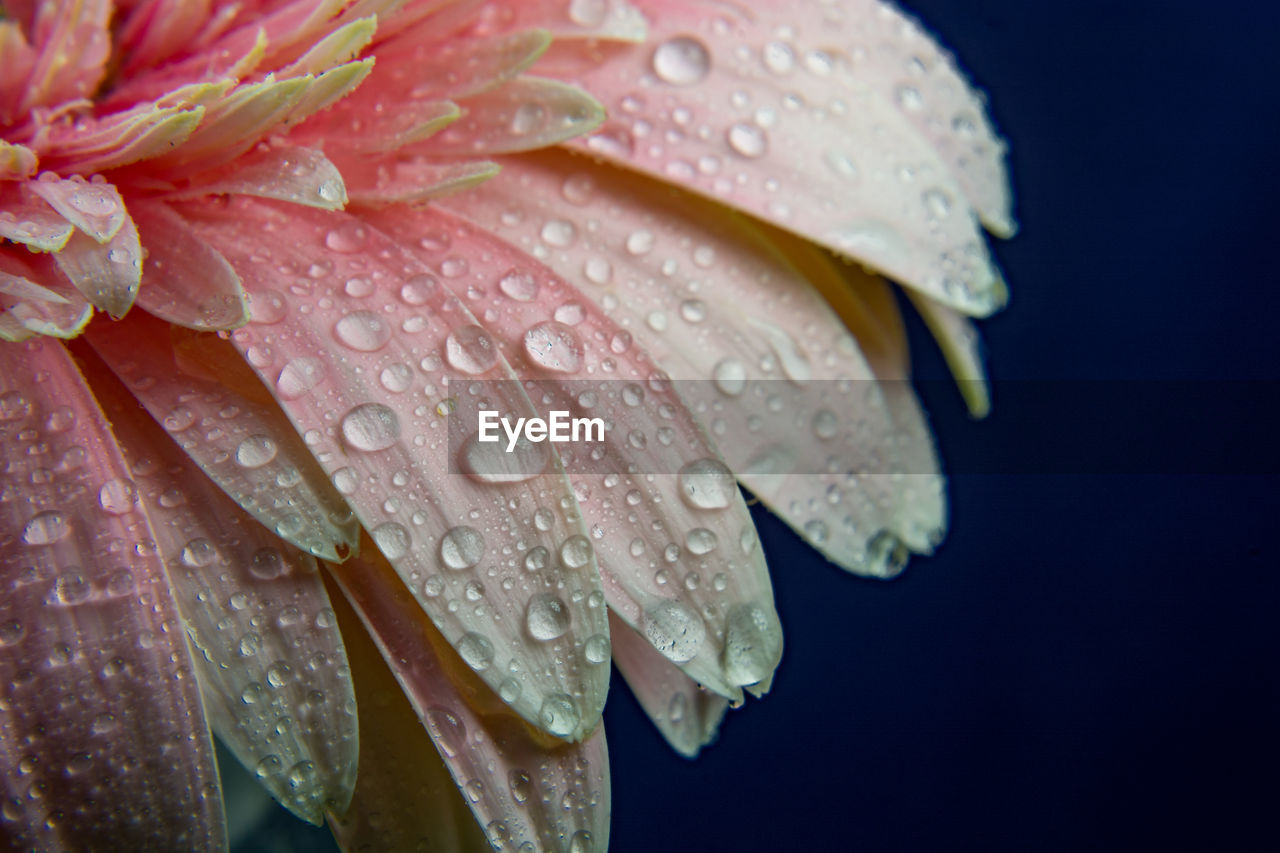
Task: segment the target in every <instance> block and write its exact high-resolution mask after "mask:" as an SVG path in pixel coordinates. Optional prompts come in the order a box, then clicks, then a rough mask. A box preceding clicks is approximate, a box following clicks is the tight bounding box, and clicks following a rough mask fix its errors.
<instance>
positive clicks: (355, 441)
mask: <svg viewBox="0 0 1280 853" xmlns="http://www.w3.org/2000/svg"><path fill="white" fill-rule="evenodd" d="M342 437H343V439H344V440H345V441H346V443H347V446H348V447H351V448H352V449H354V450H364V451H369V452H372V451H375V450H386V449H387V448H388V447H391V446H393V445H394V444H395V443H396V442H397V441H398V440H399V439H400V419H399V418H398V417H397V416H396V413H395V412H394V411H393V410H391V409H390V408H388V407H386V406H384V405H382V404H381V403H362V404H360V405H359V406H356V407H355V408H353V409H352V410H351V411H349V412H347V413H346V415H344V416H343V418H342Z"/></svg>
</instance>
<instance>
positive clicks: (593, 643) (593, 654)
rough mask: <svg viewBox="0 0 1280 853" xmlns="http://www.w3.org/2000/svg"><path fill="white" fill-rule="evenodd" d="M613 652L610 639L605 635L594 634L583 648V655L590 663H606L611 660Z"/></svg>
mask: <svg viewBox="0 0 1280 853" xmlns="http://www.w3.org/2000/svg"><path fill="white" fill-rule="evenodd" d="M611 651H612V650H611V648H610V646H609V638H608V637H606V636H605V635H604V634H593V635H592V636H590V637H588V638H587V641H586V643H584V644H583V646H582V653H583V654H584V655H585V656H586V658H587V662H588V663H604V662H605V661H607V660H609V655H610V653H611Z"/></svg>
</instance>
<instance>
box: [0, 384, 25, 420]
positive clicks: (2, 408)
mask: <svg viewBox="0 0 1280 853" xmlns="http://www.w3.org/2000/svg"><path fill="white" fill-rule="evenodd" d="M30 414H31V401H30V400H28V399H27V398H26V397H24V396H22V392H20V391H6V392H4V393H3V394H0V421H16V420H20V419H21V418H25V417H28V416H30Z"/></svg>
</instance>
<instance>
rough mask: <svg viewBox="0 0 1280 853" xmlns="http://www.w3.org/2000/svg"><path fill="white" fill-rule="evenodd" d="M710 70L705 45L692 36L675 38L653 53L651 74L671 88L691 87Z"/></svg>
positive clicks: (709, 60)
mask: <svg viewBox="0 0 1280 853" xmlns="http://www.w3.org/2000/svg"><path fill="white" fill-rule="evenodd" d="M710 70H711V54H710V53H708V52H707V48H706V45H704V44H703V43H702V42H700V41H698V40H697V39H696V38H693V37H692V36H676V37H675V38H672V39H668V40H666V41H664V42H663V43H662V44H660V45H658V47H657V49H656V50H655V51H654V52H653V72H654V73H655V74H657V75H658V77H659V78H660V79H662V80H663V81H665V82H667V83H670V84H672V85H673V86H691V85H693V84H694V83H697V82H698V81H699V80H701V79H702V78H704V77H706V76H707V72H708V71H710Z"/></svg>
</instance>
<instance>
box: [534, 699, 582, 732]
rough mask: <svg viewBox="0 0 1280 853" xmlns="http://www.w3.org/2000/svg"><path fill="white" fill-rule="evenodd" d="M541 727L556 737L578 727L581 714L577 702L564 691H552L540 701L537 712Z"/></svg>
mask: <svg viewBox="0 0 1280 853" xmlns="http://www.w3.org/2000/svg"><path fill="white" fill-rule="evenodd" d="M538 719H539V720H540V721H541V723H542V727H543V728H544V729H546V730H547V731H549V732H551V734H553V735H556V736H557V737H568V736H569V735H571V734H573V730H574V729H576V728H577V727H578V723H579V722H580V721H581V719H582V716H581V714H579V712H578V704H577V703H576V702H574V701H573V697H571V696H569V695H568V694H566V693H552V694H551V695H550V696H548V697H547V698H546V699H545V700H543V702H542V708H541V710H540V711H539V712H538Z"/></svg>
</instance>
